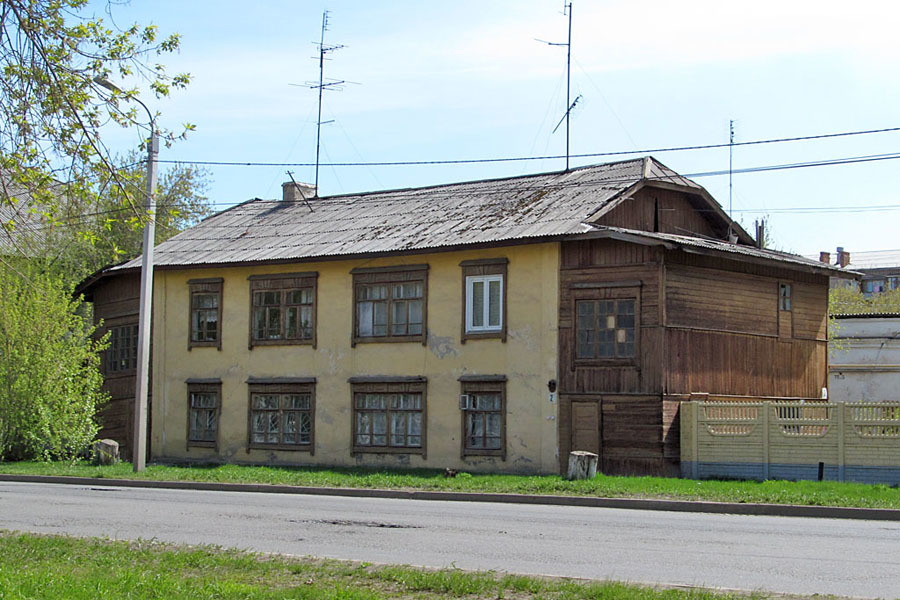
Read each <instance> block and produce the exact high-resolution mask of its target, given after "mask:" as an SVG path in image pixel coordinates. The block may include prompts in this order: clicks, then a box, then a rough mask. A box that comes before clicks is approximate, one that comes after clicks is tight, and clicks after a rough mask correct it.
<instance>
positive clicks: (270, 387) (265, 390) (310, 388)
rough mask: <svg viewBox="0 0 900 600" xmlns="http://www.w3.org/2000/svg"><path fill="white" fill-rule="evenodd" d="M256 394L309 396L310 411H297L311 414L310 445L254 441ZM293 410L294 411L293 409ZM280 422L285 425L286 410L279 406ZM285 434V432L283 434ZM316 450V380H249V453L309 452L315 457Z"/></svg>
mask: <svg viewBox="0 0 900 600" xmlns="http://www.w3.org/2000/svg"><path fill="white" fill-rule="evenodd" d="M255 394H275V395H279V396H281V395H290V394H309V409H307V410H303V409H297V410H296V412H306V413H308V414H309V424H310V428H309V443H306V444H301V443H297V444H285V443H266V442H254V441H253V412H254V409H253V396H254V395H255ZM291 410H293V409H291ZM278 412H279V421H280V422H282V423H283V420H282V417H283V413H284V409H283V408H282V407H280V406H279V408H278ZM281 433H283V431H282V432H281ZM315 449H316V379H315V377H302V378H287V377H284V378H271V379H261V378H253V377H251V378H250V379H248V380H247V452H248V453H249V452H250V451H251V450H287V451H290V452H308V453H309V454H310V456H313V455H315Z"/></svg>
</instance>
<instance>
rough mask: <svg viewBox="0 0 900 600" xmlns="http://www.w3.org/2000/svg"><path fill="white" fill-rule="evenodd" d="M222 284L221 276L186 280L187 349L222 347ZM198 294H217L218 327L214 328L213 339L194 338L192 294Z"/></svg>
mask: <svg viewBox="0 0 900 600" xmlns="http://www.w3.org/2000/svg"><path fill="white" fill-rule="evenodd" d="M223 286H224V279H222V278H221V277H210V278H207V279H190V280H188V288H189V290H190V293H189V295H188V350H190V349H192V348H212V347H215V348H216V349H217V350H221V349H222V330H223V327H222V325H223V323H222V300H223V295H224V294H223V293H222V288H223ZM199 294H216V295H217V296H218V301H217V303H216V304H217V312H218V314H217V316H216V319H217V320H216V323H217V324H218V329H217V330H216V339H215V340H195V339H194V311H195V309H194V296H195V295H199ZM197 310H199V309H197Z"/></svg>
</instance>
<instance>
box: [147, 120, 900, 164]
mask: <svg viewBox="0 0 900 600" xmlns="http://www.w3.org/2000/svg"><path fill="white" fill-rule="evenodd" d="M896 131H900V127H885V128H882V129H867V130H859V131H843V132H838V133H821V134H817V135H806V136H794V137H783V138H772V139H765V140H748V141H745V142H735V143H734V144H729V143H727V142H726V143H718V144H698V145H693V146H669V147H659V148H644V149H641V150H617V151H612V152H588V153H582V154H571V155H570V158H600V157H608V156H628V155H634V154H660V153H663V152H686V151H693V150H712V149H716V148H728V147H731V146H733V147H737V146H754V145H761V144H780V143H785V142H802V141H809V140H821V139H829V138H839V137H848V136H857V135H871V134H877V133H890V132H896ZM565 157H566V156H565V155H564V154H554V155H544V156H507V157H493V158H461V159H444V160H396V161H368V162H332V163H320V165H321V166H329V167H398V166H404V167H405V166H422V165H426V166H427V165H462V164H484V163H503V162H518V161H535V160H558V159H562V158H565ZM157 162H159V163H166V164H169V163H171V164H193V165H205V166H220V167H314V166H315V163H284V162H254V161H227V160H186V159H178V160H159V161H157Z"/></svg>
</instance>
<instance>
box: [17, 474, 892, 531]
mask: <svg viewBox="0 0 900 600" xmlns="http://www.w3.org/2000/svg"><path fill="white" fill-rule="evenodd" d="M0 481H6V482H20V483H51V484H65V485H98V486H112V487H131V488H155V489H170V490H199V491H211V492H256V493H264V494H298V495H314V496H345V497H355V498H397V499H407V500H443V501H448V502H494V503H508V504H543V505H551V506H585V507H592V508H621V509H628V510H659V511H670V512H688V513H717V514H733V515H763V516H781V517H814V518H821V519H863V520H869V521H900V509H892V508H848V507H841V506H800V505H795V504H749V503H748V504H743V503H729V502H705V501H695V500H661V499H650V498H598V497H593V496H550V495H537V494H497V493H476V492H439V491H426V490H385V489H365V488H330V487H307V486H294V485H274V484H265V483H252V484H248V483H217V482H205V481H156V480H146V479H108V478H103V477H69V476H59V475H16V474H0Z"/></svg>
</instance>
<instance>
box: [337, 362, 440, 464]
mask: <svg viewBox="0 0 900 600" xmlns="http://www.w3.org/2000/svg"><path fill="white" fill-rule="evenodd" d="M350 386H351V390H352V392H351V399H350V401H351V406H352V414H351V423H350V436H351V437H350V445H351V454H421V455H422V458H425V457H426V454H427V440H428V435H427V429H428V426H427V423H428V410H427V407H428V398H427V390H426V388H427V382H426V379H425V378H424V377H377V376H376V377H351V378H350ZM369 394H373V395H383V396H386V397H387V398H386V404H385V407H386V408H385V409H384V410H383V411H382V410H381V409H367V408H361V407H359V406H358V400H359V399H360V397H362V396H365V395H369ZM397 394H411V395H417V396H419V398H420V401H419V408H418V409H401V408H394V409H392V408H391V405H390V398H389V397H390V396H392V395H397ZM364 412H370V413H374V412H384V413H385V414H386V416H385V419H386V424H387V428H386V431H385V436H386V439H385V444H384V445H374V444H370V445H366V444H358V443H357V439H358V438H357V434H358V433H360V432H359V431H358V430H357V426H358V423H359V421H358V415H360V414H361V413H364ZM401 412H402V413H405V414H407V415H410V414H412V413H418V414H419V418H420V420H421V425H420V431H419V436H420V438H421V445H420V446H394V445H391V441H392V440H391V433H392V431H391V425H392V418H391V417H392V415H393V414H394V413H401ZM407 418H408V416H407Z"/></svg>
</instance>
